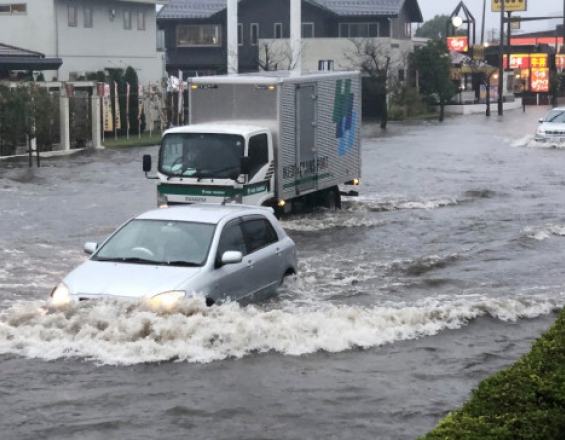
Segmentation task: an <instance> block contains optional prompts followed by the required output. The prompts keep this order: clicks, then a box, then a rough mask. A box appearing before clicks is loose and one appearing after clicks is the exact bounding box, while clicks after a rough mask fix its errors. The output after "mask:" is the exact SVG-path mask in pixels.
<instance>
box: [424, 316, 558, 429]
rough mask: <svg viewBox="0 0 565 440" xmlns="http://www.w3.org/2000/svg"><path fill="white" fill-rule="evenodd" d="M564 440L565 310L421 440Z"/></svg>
mask: <svg viewBox="0 0 565 440" xmlns="http://www.w3.org/2000/svg"><path fill="white" fill-rule="evenodd" d="M563 438H565V310H564V311H562V312H561V314H560V316H559V318H558V319H557V321H556V322H555V324H554V325H553V326H552V327H551V329H549V331H548V332H547V333H546V334H544V335H543V336H542V337H541V338H540V339H538V340H537V341H536V343H535V344H534V346H533V348H532V350H531V352H530V353H528V354H527V355H525V356H524V357H523V358H522V359H520V360H519V361H518V362H516V363H515V364H514V365H513V366H511V367H510V368H508V369H506V370H503V371H501V372H499V373H496V374H495V375H493V376H491V377H489V378H487V379H485V380H484V381H483V382H481V383H480V384H479V386H478V388H477V389H476V390H474V391H473V394H472V396H471V399H470V400H469V401H468V402H467V403H466V404H465V405H464V406H463V407H462V408H461V409H459V410H457V411H454V412H452V413H450V414H449V415H448V416H447V417H446V418H445V419H443V420H442V421H441V422H440V423H439V424H438V426H437V427H436V428H435V429H434V430H433V431H432V432H431V433H429V434H428V435H426V436H425V437H423V439H425V440H436V439H437V440H440V439H441V440H445V439H458V440H479V439H480V440H495V439H496V440H562V439H563Z"/></svg>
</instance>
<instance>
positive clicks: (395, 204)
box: [282, 196, 459, 232]
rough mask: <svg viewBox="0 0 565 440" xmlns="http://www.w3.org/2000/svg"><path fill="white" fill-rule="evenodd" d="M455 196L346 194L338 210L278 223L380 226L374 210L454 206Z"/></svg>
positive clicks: (296, 227)
mask: <svg viewBox="0 0 565 440" xmlns="http://www.w3.org/2000/svg"><path fill="white" fill-rule="evenodd" d="M457 204H459V201H458V200H457V199H456V198H452V197H438V198H430V199H412V200H411V199H409V198H403V197H400V198H395V197H378V196H360V197H356V198H349V197H346V198H344V200H343V206H342V209H341V210H339V211H329V210H320V211H317V212H314V213H312V214H309V215H299V216H294V217H291V218H288V219H285V220H283V221H282V225H283V226H284V227H285V228H286V229H289V230H293V231H305V232H307V231H320V230H327V229H337V228H360V227H377V226H382V225H383V224H385V222H384V221H383V220H382V219H380V218H378V217H375V216H373V215H371V214H373V213H375V212H388V211H400V210H410V209H422V210H431V209H437V208H444V207H448V206H455V205H457Z"/></svg>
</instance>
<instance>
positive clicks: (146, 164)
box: [143, 154, 151, 173]
mask: <svg viewBox="0 0 565 440" xmlns="http://www.w3.org/2000/svg"><path fill="white" fill-rule="evenodd" d="M149 171H151V155H150V154H144V155H143V172H144V173H148V172H149Z"/></svg>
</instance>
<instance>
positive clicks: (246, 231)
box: [242, 218, 278, 253]
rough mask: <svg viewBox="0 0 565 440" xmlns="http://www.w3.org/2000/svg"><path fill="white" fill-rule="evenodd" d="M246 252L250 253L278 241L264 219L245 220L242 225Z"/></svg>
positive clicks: (269, 223)
mask: <svg viewBox="0 0 565 440" xmlns="http://www.w3.org/2000/svg"><path fill="white" fill-rule="evenodd" d="M242 229H243V235H244V237H245V242H246V243H247V252H248V253H252V252H255V251H256V250H258V249H261V248H264V247H265V246H268V245H270V244H272V243H275V242H277V241H278V237H277V233H276V232H275V230H274V229H273V226H272V225H271V222H269V221H268V220H267V219H266V218H254V219H250V220H245V221H244V222H243V224H242Z"/></svg>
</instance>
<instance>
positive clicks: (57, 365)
mask: <svg viewBox="0 0 565 440" xmlns="http://www.w3.org/2000/svg"><path fill="white" fill-rule="evenodd" d="M545 111H546V109H545V108H538V109H536V108H528V111H527V113H525V114H522V113H521V112H508V113H507V114H506V115H505V117H504V120H503V121H500V120H498V119H497V117H492V118H491V119H490V120H486V119H485V117H484V116H482V115H477V116H468V117H459V118H453V119H448V120H447V121H446V122H445V123H443V124H438V123H436V122H418V123H410V124H392V125H391V126H390V129H389V130H388V132H387V133H386V134H385V135H383V134H381V133H380V130H377V129H376V128H374V127H372V126H367V127H365V132H366V133H365V139H364V146H363V180H362V181H363V184H362V186H361V188H360V193H361V197H359V198H358V199H346V200H345V202H344V209H343V210H342V211H340V212H337V213H332V212H327V211H322V212H319V213H316V214H314V215H308V216H299V217H295V218H292V219H287V220H284V221H283V226H284V227H285V228H286V230H287V231H288V233H289V235H291V237H292V238H293V239H294V240H295V241H296V243H297V247H298V249H299V259H300V273H299V275H298V277H297V278H296V279H295V280H293V281H291V282H290V283H289V284H288V285H286V286H285V288H284V289H283V290H282V291H281V292H280V294H279V296H278V297H277V298H274V299H272V300H270V301H268V302H266V303H261V304H257V305H249V306H245V307H241V306H239V305H237V304H226V305H222V306H219V307H212V308H206V307H205V306H204V305H203V303H202V301H201V300H192V301H189V302H188V303H187V304H186V305H185V306H184V308H183V309H182V313H179V314H173V315H167V316H158V315H155V314H153V313H149V312H148V311H146V310H144V309H143V308H141V307H135V306H131V305H129V304H125V305H124V304H119V303H110V302H100V303H89V304H84V303H83V304H80V306H78V307H76V308H74V309H72V310H69V311H66V312H59V313H45V312H44V310H43V309H42V305H43V303H44V301H45V299H46V298H47V295H48V294H49V292H50V290H51V289H52V288H53V286H55V285H56V284H57V283H58V282H59V281H60V279H61V278H62V277H63V276H64V275H65V274H66V273H67V272H68V271H69V270H71V269H72V268H73V267H75V266H76V265H77V264H79V263H80V262H81V261H83V260H84V259H85V258H86V256H85V255H84V254H83V253H82V245H83V243H84V242H85V241H91V240H97V241H101V240H103V239H104V238H105V237H106V236H107V235H108V234H109V233H110V232H111V231H113V230H114V229H115V227H116V226H117V225H119V224H120V223H121V222H124V221H125V220H127V219H128V218H130V217H132V216H134V215H137V214H138V213H140V212H142V211H144V210H147V209H150V208H153V207H155V204H156V191H155V182H154V181H149V180H146V179H144V177H143V174H142V172H141V156H142V155H143V154H145V153H147V152H151V153H153V154H154V157H155V153H156V151H157V150H156V148H149V149H132V150H124V151H101V152H96V153H89V154H80V155H75V156H72V157H67V158H53V159H46V160H44V161H43V163H42V168H41V169H39V170H37V169H34V170H32V171H29V170H27V168H26V163H25V161H18V162H8V161H0V371H1V372H2V375H1V379H0V414H2V415H1V416H0V428H1V430H2V432H4V433H9V435H8V437H5V438H8V439H38V438H56V439H81V440H82V439H102V438H125V439H127V438H135V439H154V438H157V437H158V438H161V439H177V438H180V437H181V436H185V437H187V438H190V439H243V438H249V439H259V438H261V439H273V440H274V439H277V440H278V439H318V438H328V439H346V438H352V439H375V438H377V439H414V438H416V437H417V436H419V435H423V434H424V433H426V432H427V431H428V430H430V429H431V428H432V427H433V426H434V425H435V423H437V421H438V420H439V419H440V418H441V417H442V416H443V415H445V414H446V412H447V411H449V410H451V409H453V408H454V407H456V406H458V405H459V404H461V403H462V402H463V401H465V400H466V398H467V397H468V395H469V392H470V391H471V389H472V388H473V387H475V386H476V385H477V384H478V383H479V381H480V380H482V379H483V378H485V377H486V376H488V375H489V374H491V373H493V372H495V371H497V370H499V369H500V368H503V367H505V366H507V365H510V364H511V363H512V362H514V361H515V360H516V359H517V358H518V357H519V356H521V355H522V354H523V353H525V352H527V351H528V350H529V348H530V344H531V343H532V341H533V340H534V339H535V338H537V337H538V336H539V335H540V334H541V333H542V332H544V331H545V330H546V329H547V328H548V327H549V326H550V325H551V323H552V322H553V319H554V318H555V315H554V313H555V311H556V310H557V309H559V308H561V307H563V306H564V305H565V271H564V270H563V255H564V251H563V246H564V244H565V171H564V170H565V150H560V149H544V148H531V147H527V146H526V144H527V141H528V139H529V137H531V135H533V133H534V131H535V127H536V121H537V120H538V118H539V117H540V116H542V115H543V113H544V112H545ZM3 438H4V437H3Z"/></svg>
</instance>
